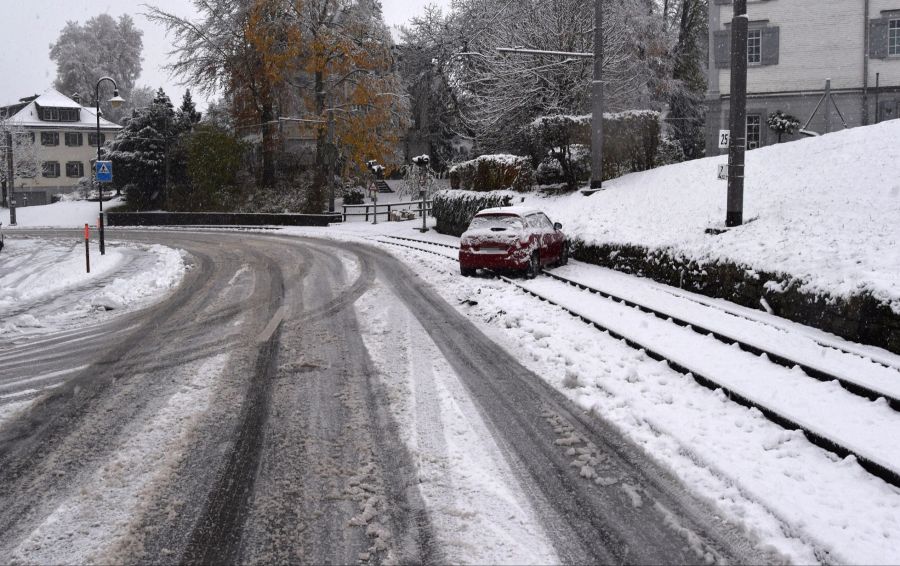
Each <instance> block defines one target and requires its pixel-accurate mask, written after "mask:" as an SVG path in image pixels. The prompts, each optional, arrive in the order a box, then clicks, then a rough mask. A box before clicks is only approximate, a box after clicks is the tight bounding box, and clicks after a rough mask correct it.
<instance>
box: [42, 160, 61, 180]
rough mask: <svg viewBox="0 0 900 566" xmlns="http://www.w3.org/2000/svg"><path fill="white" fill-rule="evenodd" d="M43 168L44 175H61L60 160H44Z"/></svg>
mask: <svg viewBox="0 0 900 566" xmlns="http://www.w3.org/2000/svg"><path fill="white" fill-rule="evenodd" d="M42 169H43V175H44V177H59V162H58V161H44V165H43V168H42Z"/></svg>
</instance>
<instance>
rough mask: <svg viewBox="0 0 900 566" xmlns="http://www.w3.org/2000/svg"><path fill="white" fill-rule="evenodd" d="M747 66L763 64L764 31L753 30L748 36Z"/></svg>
mask: <svg viewBox="0 0 900 566" xmlns="http://www.w3.org/2000/svg"><path fill="white" fill-rule="evenodd" d="M747 64H748V65H761V64H762V30H761V29H752V30H750V32H749V33H748V35H747Z"/></svg>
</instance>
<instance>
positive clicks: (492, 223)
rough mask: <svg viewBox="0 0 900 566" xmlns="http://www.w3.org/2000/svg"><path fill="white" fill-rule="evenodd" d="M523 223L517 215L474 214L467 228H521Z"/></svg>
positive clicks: (523, 225)
mask: <svg viewBox="0 0 900 566" xmlns="http://www.w3.org/2000/svg"><path fill="white" fill-rule="evenodd" d="M524 227H525V224H524V223H523V222H522V219H521V218H519V217H518V216H510V215H508V214H505V215H499V214H497V215H485V216H476V217H475V218H473V219H472V223H471V224H469V230H494V231H498V232H499V231H503V230H522V229H523V228H524Z"/></svg>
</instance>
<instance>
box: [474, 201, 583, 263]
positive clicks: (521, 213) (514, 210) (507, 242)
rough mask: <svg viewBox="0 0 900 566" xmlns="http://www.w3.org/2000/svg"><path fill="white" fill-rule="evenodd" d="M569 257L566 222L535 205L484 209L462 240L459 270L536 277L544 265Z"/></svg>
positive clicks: (566, 260)
mask: <svg viewBox="0 0 900 566" xmlns="http://www.w3.org/2000/svg"><path fill="white" fill-rule="evenodd" d="M568 260H569V243H568V241H567V240H566V235H565V234H564V233H563V232H562V225H561V224H559V223H558V222H557V223H555V224H554V223H553V222H551V221H550V219H549V218H547V215H546V214H544V213H543V212H541V211H539V210H535V209H531V208H522V207H514V206H513V207H504V208H488V209H485V210H482V211H481V212H479V213H478V214H476V215H475V217H474V218H473V219H472V222H471V223H470V224H469V228H468V230H466V231H465V233H464V234H463V235H462V237H461V238H460V241H459V271H460V273H461V274H462V275H463V276H466V277H468V276H471V275H475V273H476V272H477V270H478V269H490V270H492V271H503V272H510V271H515V272H522V273H524V274H525V275H526V276H528V277H535V276H537V274H538V273H540V271H541V269H543V268H544V267H546V266H550V265H564V264H565V263H566V262H568Z"/></svg>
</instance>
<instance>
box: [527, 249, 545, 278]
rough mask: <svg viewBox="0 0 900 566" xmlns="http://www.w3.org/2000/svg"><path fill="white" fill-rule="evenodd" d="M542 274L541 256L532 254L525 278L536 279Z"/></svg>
mask: <svg viewBox="0 0 900 566" xmlns="http://www.w3.org/2000/svg"><path fill="white" fill-rule="evenodd" d="M540 272H541V256H540V255H539V254H538V252H534V253H532V254H531V260H530V261H529V262H528V268H527V269H526V270H525V277H527V278H528V279H534V278H535V277H537V276H538V274H540Z"/></svg>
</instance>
